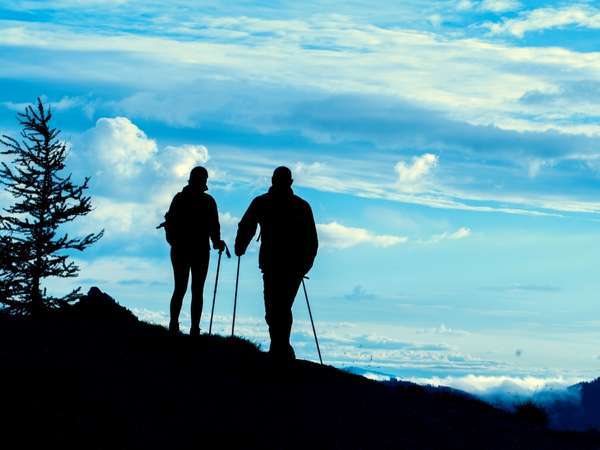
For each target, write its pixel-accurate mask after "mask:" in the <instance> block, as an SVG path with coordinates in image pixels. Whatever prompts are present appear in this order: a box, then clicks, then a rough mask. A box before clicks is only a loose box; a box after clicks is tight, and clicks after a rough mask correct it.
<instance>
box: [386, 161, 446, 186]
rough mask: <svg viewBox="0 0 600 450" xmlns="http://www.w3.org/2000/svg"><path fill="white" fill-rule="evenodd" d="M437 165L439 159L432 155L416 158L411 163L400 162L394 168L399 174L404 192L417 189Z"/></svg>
mask: <svg viewBox="0 0 600 450" xmlns="http://www.w3.org/2000/svg"><path fill="white" fill-rule="evenodd" d="M437 164H438V157H437V156H436V155H433V154H431V153H425V154H424V155H421V156H415V157H413V159H412V162H411V163H407V162H405V161H400V162H398V163H397V164H396V165H395V166H394V170H395V171H396V173H397V174H398V186H399V187H400V188H401V189H403V190H414V189H417V188H418V187H419V186H420V184H421V183H422V182H423V180H424V179H425V178H426V177H427V176H428V175H429V174H430V172H431V171H432V170H433V169H434V168H435V167H436V166H437Z"/></svg>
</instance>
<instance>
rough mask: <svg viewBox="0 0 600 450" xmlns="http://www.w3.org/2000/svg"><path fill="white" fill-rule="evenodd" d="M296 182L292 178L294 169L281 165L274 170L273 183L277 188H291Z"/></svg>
mask: <svg viewBox="0 0 600 450" xmlns="http://www.w3.org/2000/svg"><path fill="white" fill-rule="evenodd" d="M293 182H294V180H293V178H292V171H291V170H290V169H288V168H287V167H285V166H280V167H278V168H277V169H275V170H274V171H273V177H272V178H271V183H272V184H273V187H274V188H276V189H286V188H289V187H290V186H291V185H292V183H293Z"/></svg>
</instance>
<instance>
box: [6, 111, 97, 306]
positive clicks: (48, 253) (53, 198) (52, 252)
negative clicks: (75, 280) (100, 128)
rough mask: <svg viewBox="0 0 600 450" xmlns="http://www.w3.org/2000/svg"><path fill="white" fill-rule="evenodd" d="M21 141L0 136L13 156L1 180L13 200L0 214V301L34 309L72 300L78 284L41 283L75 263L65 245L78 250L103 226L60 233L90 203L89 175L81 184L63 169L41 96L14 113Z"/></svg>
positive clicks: (62, 152) (69, 271)
mask: <svg viewBox="0 0 600 450" xmlns="http://www.w3.org/2000/svg"><path fill="white" fill-rule="evenodd" d="M18 119H19V123H20V125H21V126H22V131H21V141H20V142H19V141H17V140H16V139H14V138H12V137H9V136H6V135H4V136H2V139H0V143H1V144H3V145H4V147H5V149H4V150H3V151H2V152H1V153H2V154H4V155H10V156H12V157H13V158H14V159H13V161H12V164H11V166H9V165H8V164H6V163H5V162H2V164H1V166H0V183H1V184H3V185H4V186H5V188H6V191H7V192H8V193H10V194H11V195H12V196H13V197H14V199H15V202H14V203H13V204H12V205H11V206H10V207H8V208H6V209H5V210H4V213H3V214H2V215H0V236H1V237H0V253H1V254H2V256H1V257H0V303H1V304H3V305H4V306H5V307H7V308H8V309H9V310H10V311H11V312H13V313H17V314H34V315H38V314H39V313H40V312H42V311H43V310H44V309H48V308H52V307H54V306H60V305H64V304H67V303H69V302H72V301H74V300H76V299H77V298H78V297H79V294H78V291H79V290H78V289H77V290H74V291H72V292H71V293H69V294H67V295H65V296H63V297H53V296H51V295H48V293H47V292H46V290H45V289H44V288H42V285H41V283H42V280H43V279H44V278H47V277H62V278H66V277H74V276H76V275H77V273H78V270H79V269H78V267H77V266H76V265H75V263H74V262H73V261H70V260H69V257H68V255H67V254H66V253H65V251H68V250H79V251H82V250H84V249H85V248H86V247H88V246H89V245H91V244H93V243H94V242H96V241H97V240H98V239H100V237H101V236H102V232H100V233H97V234H88V235H87V236H84V237H79V238H77V237H76V238H74V237H70V236H69V235H68V234H61V233H60V232H59V228H60V226H61V225H63V224H65V223H67V222H71V221H72V220H74V219H76V218H77V217H79V216H83V215H86V214H87V213H89V212H90V211H91V209H92V207H91V201H90V197H88V196H86V195H85V191H86V190H87V188H88V181H89V178H86V179H85V180H84V181H83V183H82V184H81V185H77V184H75V183H74V182H72V181H71V175H66V176H65V175H63V170H64V168H65V159H66V157H67V146H66V144H65V143H64V142H62V141H61V140H60V139H59V134H60V131H59V130H57V129H55V128H52V127H51V126H50V121H51V119H52V112H51V111H50V109H46V108H45V106H44V104H43V103H42V101H41V100H40V99H38V101H37V106H36V108H34V107H32V106H28V107H27V108H26V110H25V112H24V113H19V114H18Z"/></svg>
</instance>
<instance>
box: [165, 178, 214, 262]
mask: <svg viewBox="0 0 600 450" xmlns="http://www.w3.org/2000/svg"><path fill="white" fill-rule="evenodd" d="M165 219H166V223H165V228H166V233H167V241H168V242H169V244H171V245H172V246H173V247H177V248H185V249H188V250H201V249H204V248H206V249H210V245H209V241H208V240H209V238H210V240H212V242H213V245H217V243H219V242H220V241H221V227H220V225H219V213H218V212H217V203H216V202H215V199H214V198H212V197H211V196H210V195H208V194H207V193H205V192H199V191H194V190H192V189H191V188H190V187H189V186H186V187H184V188H183V190H182V191H181V192H178V193H177V194H176V195H175V197H173V201H172V202H171V206H170V208H169V211H168V212H167V214H166V215H165Z"/></svg>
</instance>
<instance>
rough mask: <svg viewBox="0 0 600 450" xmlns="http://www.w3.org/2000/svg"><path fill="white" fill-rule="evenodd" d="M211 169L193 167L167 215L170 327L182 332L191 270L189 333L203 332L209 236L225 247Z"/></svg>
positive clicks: (214, 243) (175, 331)
mask: <svg viewBox="0 0 600 450" xmlns="http://www.w3.org/2000/svg"><path fill="white" fill-rule="evenodd" d="M207 180H208V172H207V171H206V169H205V168H204V167H200V166H198V167H194V168H193V169H192V171H191V172H190V178H189V181H188V185H187V186H185V187H184V188H183V190H182V191H181V192H179V193H177V194H176V195H175V197H174V198H173V201H172V202H171V206H170V208H169V211H168V212H167V214H166V216H165V219H166V222H165V228H166V232H167V241H168V242H169V244H171V263H172V265H173V278H174V281H175V286H174V289H173V296H172V297H171V308H170V312H171V320H170V322H169V331H170V332H171V333H174V334H177V333H179V313H180V312H181V305H182V303H183V297H184V295H185V292H186V290H187V285H188V280H189V276H190V271H191V272H192V305H191V316H192V317H191V318H192V325H191V327H190V335H191V336H198V335H199V334H200V316H201V315H202V303H203V301H204V299H203V295H204V282H205V281H206V273H207V272H208V262H209V259H210V245H209V238H210V240H211V241H212V243H213V247H214V248H215V249H217V250H219V252H222V251H223V250H224V249H225V242H224V241H222V240H221V227H220V225H219V214H218V212H217V203H216V202H215V200H214V198H212V197H211V196H210V195H208V194H207V193H206V192H205V191H207V190H208V187H207V184H206V183H207Z"/></svg>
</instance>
